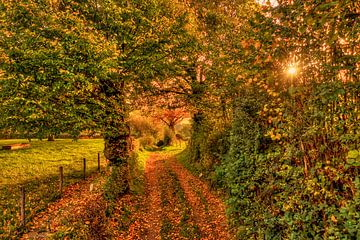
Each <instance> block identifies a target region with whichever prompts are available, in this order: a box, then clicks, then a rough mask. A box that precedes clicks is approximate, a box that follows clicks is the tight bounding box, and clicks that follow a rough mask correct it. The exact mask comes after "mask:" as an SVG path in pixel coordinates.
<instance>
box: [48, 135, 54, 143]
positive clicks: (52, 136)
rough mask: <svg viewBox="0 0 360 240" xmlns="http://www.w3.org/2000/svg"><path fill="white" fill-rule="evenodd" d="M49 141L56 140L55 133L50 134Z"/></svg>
mask: <svg viewBox="0 0 360 240" xmlns="http://www.w3.org/2000/svg"><path fill="white" fill-rule="evenodd" d="M47 140H48V141H49V142H53V141H55V136H54V135H53V134H50V135H49V136H48V139H47Z"/></svg>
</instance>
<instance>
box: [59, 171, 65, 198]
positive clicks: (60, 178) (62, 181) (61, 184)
mask: <svg viewBox="0 0 360 240" xmlns="http://www.w3.org/2000/svg"><path fill="white" fill-rule="evenodd" d="M63 186H64V169H63V166H60V167H59V191H60V194H62V191H63Z"/></svg>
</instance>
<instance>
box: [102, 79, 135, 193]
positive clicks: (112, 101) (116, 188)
mask: <svg viewBox="0 0 360 240" xmlns="http://www.w3.org/2000/svg"><path fill="white" fill-rule="evenodd" d="M110 84H111V85H110ZM109 85H110V86H112V88H107V87H109ZM105 86H106V87H105V89H106V90H107V91H106V95H107V99H106V100H107V101H108V106H107V107H108V114H107V116H106V122H105V129H104V142H105V146H104V155H105V157H106V159H108V160H109V161H110V164H111V169H112V170H111V176H110V178H109V180H108V182H107V184H106V186H105V197H107V198H110V199H116V198H117V197H119V196H121V195H122V194H124V193H126V192H128V190H129V181H130V179H129V167H128V160H129V155H130V144H129V139H130V127H129V126H128V124H127V122H126V114H127V110H126V106H125V102H126V101H125V97H124V96H125V94H123V93H124V92H125V82H124V81H120V84H118V83H117V82H113V83H110V82H106V85H105Z"/></svg>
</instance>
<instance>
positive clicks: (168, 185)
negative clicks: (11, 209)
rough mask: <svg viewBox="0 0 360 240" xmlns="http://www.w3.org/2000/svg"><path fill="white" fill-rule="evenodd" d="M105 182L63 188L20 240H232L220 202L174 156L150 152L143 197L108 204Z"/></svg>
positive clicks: (98, 178)
mask: <svg viewBox="0 0 360 240" xmlns="http://www.w3.org/2000/svg"><path fill="white" fill-rule="evenodd" d="M105 179H106V178H105V177H104V176H92V177H90V178H88V179H87V180H86V181H82V182H79V183H77V184H75V185H72V186H70V187H68V188H66V190H65V192H64V194H63V197H62V198H61V199H59V200H58V201H56V202H54V203H52V204H50V205H49V207H48V208H47V209H46V210H45V211H44V212H42V213H39V215H38V216H36V217H35V218H34V219H33V221H32V222H31V223H29V224H28V225H27V226H28V230H29V231H28V232H27V233H25V234H24V235H23V236H22V238H21V239H53V238H55V239H75V238H76V236H82V237H81V239H119V240H177V239H208V240H231V239H235V238H234V237H232V236H231V235H230V234H229V231H228V226H227V223H226V217H225V206H224V204H223V203H222V201H221V200H220V199H219V198H218V197H216V196H215V195H214V194H213V193H212V192H211V191H210V190H209V188H208V187H207V185H206V184H205V183H204V182H202V181H201V180H200V179H199V178H197V177H195V176H193V175H192V174H191V173H190V172H189V171H188V170H186V169H185V168H184V167H183V166H182V165H181V164H180V163H178V162H177V160H176V159H175V157H174V156H172V155H167V154H164V153H154V154H152V155H151V156H150V158H149V159H148V160H147V163H146V169H145V186H144V187H145V188H144V189H145V193H144V194H140V193H138V194H136V193H132V194H127V195H125V196H123V197H121V198H120V199H118V200H117V201H116V202H112V203H110V202H106V201H104V199H103V197H102V194H101V189H102V186H103V184H104V181H105ZM90 189H92V190H91V191H90ZM73 233H76V235H74V236H73V235H72V234H73Z"/></svg>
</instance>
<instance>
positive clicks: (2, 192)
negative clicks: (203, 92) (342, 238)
mask: <svg viewBox="0 0 360 240" xmlns="http://www.w3.org/2000/svg"><path fill="white" fill-rule="evenodd" d="M22 142H27V140H0V146H3V145H7V144H11V143H22ZM103 146H104V142H103V140H101V139H91V140H78V141H72V140H70V139H66V140H62V139H59V140H56V141H55V142H47V141H38V140H35V141H32V142H31V148H29V149H19V150H12V151H8V150H0V239H10V236H12V235H14V233H16V231H17V230H18V226H19V198H20V197H19V187H20V186H25V189H26V200H27V205H26V214H27V216H29V218H31V217H32V216H34V215H35V214H36V213H37V212H39V211H41V210H42V209H44V208H46V206H47V204H48V203H49V202H52V201H54V200H55V199H57V198H58V197H59V192H58V167H59V166H63V168H64V184H65V185H68V184H71V183H74V182H76V181H79V180H81V179H82V167H83V165H82V164H83V160H82V159H83V158H86V159H87V174H90V173H91V172H94V171H96V169H97V153H98V152H101V151H102V150H103ZM104 160H105V159H104V157H103V156H102V162H104Z"/></svg>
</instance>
